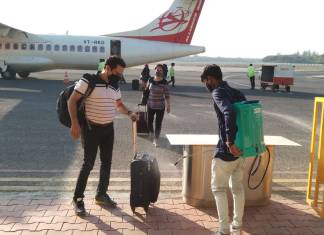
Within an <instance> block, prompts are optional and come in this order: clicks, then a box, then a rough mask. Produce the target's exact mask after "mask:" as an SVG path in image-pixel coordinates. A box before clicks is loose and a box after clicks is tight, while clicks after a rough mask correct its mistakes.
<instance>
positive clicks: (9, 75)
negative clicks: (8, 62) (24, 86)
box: [1, 66, 16, 80]
mask: <svg viewBox="0 0 324 235" xmlns="http://www.w3.org/2000/svg"><path fill="white" fill-rule="evenodd" d="M1 75H2V78H3V79H6V80H9V79H16V71H15V70H14V69H12V68H10V66H7V69H6V70H5V71H4V72H2V71H1Z"/></svg>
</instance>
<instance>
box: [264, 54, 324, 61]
mask: <svg viewBox="0 0 324 235" xmlns="http://www.w3.org/2000/svg"><path fill="white" fill-rule="evenodd" d="M262 61H263V62H276V63H301V64H324V54H318V53H316V52H311V51H304V52H302V53H300V52H297V53H295V54H292V55H281V54H279V53H278V54H277V55H270V56H266V57H264V58H263V60H262Z"/></svg>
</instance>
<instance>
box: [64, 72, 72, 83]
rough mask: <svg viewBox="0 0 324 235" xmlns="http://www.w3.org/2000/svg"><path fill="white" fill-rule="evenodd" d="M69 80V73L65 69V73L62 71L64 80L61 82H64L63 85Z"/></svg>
mask: <svg viewBox="0 0 324 235" xmlns="http://www.w3.org/2000/svg"><path fill="white" fill-rule="evenodd" d="M69 82H70V80H69V75H68V73H67V72H66V71H65V73H64V80H63V83H64V85H67V84H68V83H69Z"/></svg>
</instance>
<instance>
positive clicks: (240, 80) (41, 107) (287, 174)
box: [0, 68, 324, 234]
mask: <svg viewBox="0 0 324 235" xmlns="http://www.w3.org/2000/svg"><path fill="white" fill-rule="evenodd" d="M224 71H225V72H224V79H225V80H226V81H228V82H229V83H230V85H232V86H233V87H235V88H238V89H240V90H241V91H242V92H243V93H245V94H246V95H247V97H248V99H250V100H252V99H257V100H260V101H261V103H262V105H263V108H264V132H265V135H281V136H284V137H286V138H288V139H290V140H292V141H295V142H297V143H299V144H301V145H302V146H301V147H278V148H276V152H275V154H276V158H275V161H274V175H273V194H272V198H273V201H272V202H271V205H270V207H269V208H270V210H271V211H272V212H271V213H273V215H270V217H271V218H272V217H274V216H275V212H274V211H278V210H277V204H280V206H279V207H280V210H279V214H280V213H281V214H283V215H284V216H287V217H288V216H289V215H290V212H289V213H288V214H287V213H284V212H288V211H289V210H286V209H289V208H293V209H292V210H294V209H295V208H294V206H290V204H289V203H291V204H292V205H294V204H297V207H301V208H303V209H302V211H300V210H299V208H298V210H297V209H296V210H297V212H296V214H297V215H307V218H310V217H312V216H314V220H316V221H318V222H316V223H318V224H319V226H318V227H319V230H318V231H320V232H322V233H316V228H315V230H314V228H313V227H314V226H311V225H310V226H311V227H312V229H309V230H305V228H304V227H305V226H304V227H302V228H300V229H301V230H300V231H301V232H303V234H323V233H324V232H323V230H321V228H322V226H323V224H322V222H321V221H319V220H318V217H316V216H315V215H313V212H312V209H310V208H308V207H307V206H306V205H304V204H303V203H302V201H303V200H304V199H305V191H306V183H307V171H308V160H309V144H310V137H311V127H312V112H313V100H314V97H316V96H324V79H321V78H320V77H316V76H317V75H321V74H323V72H322V71H319V72H300V71H298V72H296V78H295V84H294V86H293V87H292V88H291V92H290V93H287V92H285V91H284V90H281V91H279V92H272V91H270V90H269V89H268V90H266V91H262V90H260V88H259V81H258V80H257V81H256V84H257V89H256V90H250V89H249V81H248V79H247V78H246V77H245V71H244V70H242V69H237V68H234V69H232V68H225V69H224ZM82 73H83V71H68V75H69V79H70V80H77V79H79V78H80V76H81V75H82ZM139 73H140V70H139V69H127V71H126V73H125V77H126V80H127V84H126V85H121V90H122V97H123V98H122V99H123V101H124V103H125V104H126V106H128V107H130V108H131V109H133V110H136V109H137V104H138V103H139V101H140V97H141V93H140V92H139V91H133V90H131V85H130V83H131V82H130V81H131V80H132V79H134V78H137V77H138V74H139ZM199 75H200V72H199V69H197V68H194V69H192V70H190V69H185V70H183V69H181V68H179V71H178V72H177V75H176V87H175V88H172V87H170V91H171V97H172V98H171V99H172V102H171V103H172V104H171V114H169V115H168V114H166V115H165V119H164V122H163V127H162V138H161V144H160V147H159V148H154V147H153V146H152V144H151V141H150V140H149V139H148V138H146V137H139V139H138V140H139V149H140V151H143V152H149V153H151V154H152V155H153V156H155V157H156V158H157V159H158V161H159V166H160V169H161V172H162V185H161V190H162V191H161V195H160V198H161V200H168V199H170V198H175V200H179V196H180V192H181V170H182V164H178V166H177V167H175V166H174V165H173V163H174V162H175V161H176V160H177V159H178V158H179V157H181V156H182V146H170V144H169V143H168V141H167V139H166V138H165V134H217V132H218V130H217V128H218V126H217V120H216V116H215V113H214V111H213V107H212V101H211V98H210V94H209V93H208V92H206V89H205V88H204V87H203V86H202V84H201V83H200V76H199ZM31 76H32V77H31V78H29V79H25V80H22V79H17V80H11V81H8V80H3V79H0V145H1V146H0V149H1V151H0V199H1V201H2V202H3V203H2V204H1V205H3V206H5V208H4V207H3V208H1V209H4V211H12V210H11V209H8V207H7V206H10V205H11V204H12V203H11V202H10V201H11V200H16V199H17V198H18V200H22V198H30V200H32V199H35V200H37V199H42V198H44V197H45V198H50V199H51V200H52V199H53V198H54V199H60V198H65V199H66V200H67V198H70V197H71V195H72V191H73V189H74V186H75V179H76V177H77V174H78V171H79V169H80V166H81V164H82V147H81V145H80V143H79V141H72V140H71V138H70V136H69V130H68V129H67V128H65V127H63V126H62V125H60V124H59V122H58V119H57V116H56V111H55V103H56V99H57V96H58V93H59V92H60V90H62V89H63V88H64V85H63V82H62V81H63V78H64V71H59V70H58V71H50V72H42V73H35V74H32V75H31ZM114 125H115V130H116V131H115V133H116V136H115V146H114V157H113V165H112V169H113V170H112V178H111V185H110V191H111V193H112V195H113V196H114V197H115V198H121V200H125V198H127V197H128V194H129V162H130V160H131V158H132V147H131V129H130V128H131V122H130V120H129V119H128V118H127V117H126V116H123V115H118V116H117V118H116V120H115V122H114ZM98 166H99V160H98V161H97V162H96V166H95V168H94V170H93V172H92V174H91V176H90V180H89V183H88V187H87V190H88V191H87V198H88V200H91V198H92V196H93V192H94V190H95V188H96V184H97V178H98V177H97V176H98ZM285 200H288V201H289V203H287V205H286V206H287V208H283V207H285V206H284V205H282V204H283V203H285ZM5 202H7V203H5ZM30 203H31V201H30V202H29V203H28V205H27V206H29V205H30ZM51 203H52V202H51ZM159 203H160V201H159ZM161 203H162V204H163V201H161ZM170 203H171V204H172V205H174V204H180V205H181V208H182V209H183V208H184V209H185V208H186V205H185V204H181V203H180V202H179V201H176V202H174V201H172V202H170ZM16 204H17V205H16ZM16 204H15V206H18V207H19V206H22V205H24V204H26V203H22V202H21V201H17V202H16ZM32 204H33V203H32ZM126 204H127V203H126V202H125V205H124V204H122V208H123V209H124V207H125V208H126ZM56 206H57V205H56ZM159 206H161V205H160V204H158V207H159ZM161 207H163V205H162V206H161ZM19 208H20V207H19ZM305 208H306V209H305ZM36 209H37V208H36ZM15 210H16V209H13V211H15ZM67 210H71V208H69V209H67ZM282 210H283V211H284V212H282ZM305 210H307V213H304V211H305ZM20 211H22V210H20ZM257 211H259V210H257ZM196 212H197V211H196ZM196 212H194V213H196ZM3 213H4V214H5V215H4V214H3ZM3 213H2V216H1V215H0V234H2V233H1V231H3V232H4V231H12V232H14V231H16V230H17V229H15V228H16V227H15V225H12V226H11V227H10V226H9V227H10V229H9V230H8V227H6V225H5V224H7V223H6V221H10V220H11V219H10V218H9V219H8V214H6V213H5V212H3ZM45 213H46V212H44V214H45ZM49 213H52V212H49ZM168 213H171V212H168ZM172 213H173V212H172ZM183 213H184V211H178V212H177V216H179V215H182V214H183ZM254 213H256V212H253V213H252V214H251V217H249V216H250V215H249V216H248V217H247V218H248V220H253V219H256V220H258V219H257V218H259V215H256V214H254ZM300 213H302V214H300ZM303 213H304V214H303ZM44 214H42V215H37V216H44ZM212 214H213V215H214V214H215V211H213V212H212ZM309 214H310V215H309ZM168 215H170V214H168ZM172 215H174V214H172ZM198 215H199V214H198ZM9 217H10V215H9ZM18 217H21V216H20V215H19V216H18ZM127 218H128V217H127ZM215 218H216V217H214V219H213V218H211V219H210V220H209V221H215ZM262 218H263V219H264V221H263V222H261V223H260V224H259V225H260V227H262V228H264V227H268V225H266V223H267V218H269V216H268V215H266V216H265V217H262ZM298 218H299V217H298ZM298 218H297V219H296V220H297V221H299V220H298ZM305 218H306V217H305ZM20 219H21V218H20ZM69 219H70V218H69ZM36 220H37V219H36ZM168 220H169V219H168ZM312 220H313V217H312V218H310V221H312ZM14 221H16V220H15V219H14ZM23 221H24V222H26V224H29V223H32V222H31V220H30V218H28V219H26V218H25V219H24V220H23ZM123 221H124V220H123ZM125 221H126V223H128V224H129V221H128V220H125ZM162 221H163V220H162ZM192 221H193V222H198V220H192ZM207 221H208V220H207ZM289 221H290V222H289ZM289 221H288V223H289V224H287V223H286V220H285V221H284V222H283V221H282V220H281V219H274V220H273V221H272V220H270V222H272V223H274V225H273V226H274V227H275V228H278V227H279V228H280V227H284V229H283V230H282V231H284V232H286V233H284V232H283V233H281V232H278V233H270V231H273V230H272V229H270V230H267V231H268V232H267V231H266V232H267V233H262V232H260V233H257V232H256V233H253V232H252V230H253V226H254V225H251V226H252V227H251V228H250V227H247V229H246V230H245V231H246V233H247V234H287V231H290V230H289V227H290V226H291V223H292V224H293V228H296V227H297V228H298V225H297V224H296V222H291V221H295V218H291V219H290V220H289ZM11 222H12V221H10V224H11ZM24 222H22V224H24ZM38 222H39V221H38ZM110 222H113V220H112V221H110ZM187 222H188V221H187ZM18 223H19V219H18ZM45 223H53V220H51V222H49V221H47V222H45ZM157 223H160V222H157ZM278 223H280V226H278ZM282 223H285V225H283V224H282ZM131 224H132V223H131ZM212 224H213V225H211V227H208V226H209V225H207V226H205V225H204V227H200V228H199V229H202V230H206V229H207V230H208V231H209V232H210V231H213V230H214V229H215V228H216V227H217V224H216V223H215V225H214V223H212ZM270 224H271V223H270ZM286 225H287V226H286ZM33 226H34V225H33ZM37 226H39V224H38V223H37ZM37 226H36V227H35V230H36V229H37V230H40V232H43V231H41V230H42V229H39V227H37ZM53 226H54V225H53ZM55 226H58V225H55ZM125 226H126V228H124V227H123V228H122V229H126V230H127V229H128V227H127V226H129V225H125ZM170 226H171V225H170ZM215 226H216V227H215ZM307 226H308V225H307ZM307 226H306V227H307ZM59 227H60V226H59ZM63 227H64V226H63ZM63 227H60V229H58V230H64V229H62V228H63ZM111 227H112V228H113V229H115V227H114V226H111ZM131 227H132V228H134V230H136V225H134V224H132V225H131ZM286 227H288V228H287V229H288V230H287V229H286ZM315 227H316V226H315ZM3 228H4V229H3ZM86 228H87V227H86ZM86 228H85V229H80V227H78V228H77V230H86ZM116 228H117V227H116ZM152 228H154V226H153V227H150V229H152ZM160 228H164V229H162V230H165V229H166V227H163V226H162V227H158V230H160ZM189 228H190V226H189ZM46 229H47V230H49V231H50V230H51V229H48V228H46ZM167 229H171V228H167ZM285 229H286V230H285ZM23 230H24V229H22V230H19V229H18V230H17V232H18V233H17V234H21V232H22V231H23ZM47 230H46V231H47ZM54 230H55V229H54ZM70 230H71V231H70ZM73 230H74V229H68V232H67V234H71V233H72V232H73ZM91 230H92V229H91ZM171 230H172V231H171V233H173V234H181V233H178V232H177V231H173V228H172V229H171ZM189 230H190V229H189ZM313 230H314V231H313ZM49 231H48V232H49ZM256 231H257V230H256ZM307 231H308V232H309V233H307ZM310 231H312V232H310ZM69 232H71V233H69ZM96 232H97V233H98V232H99V230H98V231H96ZM96 232H94V234H97V233H96ZM126 232H127V231H126ZM146 232H147V231H146ZM156 232H157V233H158V232H159V231H156ZM160 232H161V231H160ZM164 232H165V231H164ZM164 232H162V233H159V234H171V233H164ZM188 232H189V231H188V230H187V231H186V233H188ZM23 234H25V233H23ZM40 234H41V233H40ZM48 234H50V233H48ZM76 234H79V232H76ZM109 234H110V233H109ZM117 234H121V233H117ZM132 234H133V233H132ZM139 234H141V233H139ZM154 234H155V233H154ZM189 234H190V233H189ZM198 234H203V233H198ZM288 234H297V233H289V232H288Z"/></svg>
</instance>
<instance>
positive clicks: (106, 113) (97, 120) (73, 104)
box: [68, 56, 137, 216]
mask: <svg viewBox="0 0 324 235" xmlns="http://www.w3.org/2000/svg"><path fill="white" fill-rule="evenodd" d="M125 67H126V64H125V62H124V61H123V59H122V58H120V57H117V56H111V57H109V58H108V59H107V61H106V63H105V66H104V69H103V70H102V72H101V73H97V75H94V76H91V77H90V78H89V76H84V77H82V78H81V79H80V80H79V81H78V82H77V84H76V86H75V88H74V91H73V93H72V95H71V97H70V99H69V101H68V108H69V113H70V117H71V122H72V125H71V130H70V132H71V136H72V138H73V139H78V138H79V137H80V135H81V136H82V140H83V147H84V162H83V165H82V168H81V171H80V174H79V177H78V180H77V184H76V188H75V192H74V197H73V205H74V209H75V212H76V214H77V215H80V216H82V215H85V213H86V211H85V208H84V202H83V198H84V191H85V188H86V184H87V180H88V177H89V174H90V171H91V170H92V168H93V165H94V162H95V159H96V155H97V150H98V147H99V149H100V160H101V166H100V178H99V185H98V188H97V194H96V198H95V199H96V203H97V204H102V205H106V206H110V207H116V202H114V201H113V200H112V199H111V198H110V197H109V195H108V194H107V192H106V191H107V189H108V185H109V178H110V168H111V160H112V152H113V144H114V126H113V120H114V118H115V115H116V109H117V110H118V111H119V112H121V113H123V114H126V115H128V116H129V117H130V118H131V119H132V120H133V121H135V120H136V118H137V116H136V114H135V113H133V112H131V111H129V110H128V109H127V108H126V107H125V105H124V104H123V102H122V101H121V92H120V89H119V87H118V80H119V79H118V77H120V75H121V74H122V73H123V71H124V68H125ZM89 79H93V81H92V82H93V83H95V88H94V89H93V91H92V93H91V94H90V96H89V97H87V98H86V101H85V117H86V120H87V121H86V122H87V124H84V125H82V126H81V127H80V124H79V122H78V118H77V102H78V101H79V100H80V99H81V98H82V97H83V96H84V95H85V93H86V91H87V88H88V86H89V83H90V81H89Z"/></svg>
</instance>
